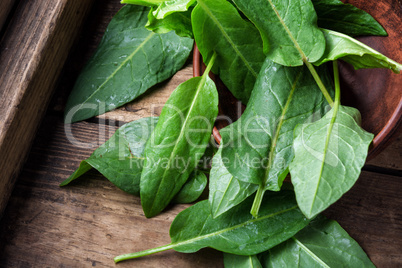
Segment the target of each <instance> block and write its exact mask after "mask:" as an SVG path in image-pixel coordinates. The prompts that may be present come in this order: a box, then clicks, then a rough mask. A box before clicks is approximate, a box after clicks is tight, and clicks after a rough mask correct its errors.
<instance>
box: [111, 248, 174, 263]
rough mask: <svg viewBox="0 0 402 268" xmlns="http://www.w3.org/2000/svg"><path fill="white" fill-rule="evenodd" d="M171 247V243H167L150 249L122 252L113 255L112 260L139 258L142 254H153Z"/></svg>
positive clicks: (116, 261)
mask: <svg viewBox="0 0 402 268" xmlns="http://www.w3.org/2000/svg"><path fill="white" fill-rule="evenodd" d="M172 248H173V245H172V244H168V245H165V246H161V247H157V248H152V249H147V250H144V251H140V252H134V253H129V254H123V255H120V256H117V257H115V258H114V259H113V260H114V262H115V263H118V262H121V261H126V260H131V259H136V258H139V257H143V256H147V255H151V254H154V253H158V252H162V251H166V250H169V249H172Z"/></svg>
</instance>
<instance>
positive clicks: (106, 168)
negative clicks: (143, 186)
mask: <svg viewBox="0 0 402 268" xmlns="http://www.w3.org/2000/svg"><path fill="white" fill-rule="evenodd" d="M157 122H158V117H148V118H141V119H139V120H136V121H133V122H130V123H127V124H125V125H123V126H122V127H120V128H119V129H118V130H116V132H115V134H113V136H112V137H111V138H110V139H109V140H108V141H106V142H105V143H104V144H103V145H101V146H100V147H99V148H98V149H96V150H95V151H94V152H93V153H92V155H91V156H90V157H89V158H88V159H86V160H84V161H82V162H81V163H80V166H79V168H78V169H77V170H76V171H75V172H74V173H73V174H72V175H71V176H70V177H69V178H68V179H66V180H65V181H63V182H62V183H61V184H60V186H66V185H68V184H69V183H70V182H72V181H74V180H76V179H78V178H79V177H81V176H82V175H84V174H85V173H86V172H88V171H89V170H91V169H92V168H94V169H96V170H98V171H99V172H100V173H101V174H102V175H103V176H105V177H106V178H107V179H108V180H109V181H110V182H112V183H113V184H114V185H116V186H117V187H118V188H120V189H121V190H123V191H125V192H127V193H129V194H132V195H136V196H139V195H140V179H141V172H142V169H143V165H144V159H145V158H144V157H143V152H144V148H145V144H146V142H147V141H148V139H149V137H150V136H151V133H152V131H153V129H154V128H155V125H156V123H157ZM206 185H207V177H206V176H205V174H204V173H202V172H201V171H199V170H194V171H193V172H192V173H191V174H190V177H189V179H188V181H187V182H186V183H185V184H184V186H183V187H182V188H181V189H180V191H179V193H178V194H177V195H176V196H175V197H174V199H173V202H175V203H180V204H185V203H192V202H194V201H195V200H197V199H198V198H199V197H200V195H201V194H202V192H203V191H204V189H205V187H206Z"/></svg>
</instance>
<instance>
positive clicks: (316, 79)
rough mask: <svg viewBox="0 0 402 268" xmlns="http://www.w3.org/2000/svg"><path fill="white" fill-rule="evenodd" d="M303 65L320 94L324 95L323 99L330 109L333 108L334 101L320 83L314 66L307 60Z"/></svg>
mask: <svg viewBox="0 0 402 268" xmlns="http://www.w3.org/2000/svg"><path fill="white" fill-rule="evenodd" d="M303 61H304V63H305V64H306V66H307V68H308V69H309V71H310V73H311V75H312V76H313V77H314V80H315V82H316V83H317V85H318V87H319V88H320V90H321V92H322V94H323V95H324V97H325V99H326V100H327V102H328V103H329V105H330V106H331V107H333V106H334V101H333V100H332V98H331V95H329V93H328V90H327V89H326V87H325V85H324V83H323V82H322V80H321V78H320V76H319V75H318V73H317V71H316V70H315V68H314V66H313V65H312V64H311V63H310V62H308V61H307V60H303Z"/></svg>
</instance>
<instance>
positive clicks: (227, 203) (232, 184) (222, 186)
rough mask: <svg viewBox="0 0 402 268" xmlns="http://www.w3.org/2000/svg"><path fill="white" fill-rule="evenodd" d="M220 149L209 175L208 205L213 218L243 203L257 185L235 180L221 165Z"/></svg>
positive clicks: (255, 189)
mask: <svg viewBox="0 0 402 268" xmlns="http://www.w3.org/2000/svg"><path fill="white" fill-rule="evenodd" d="M222 148H223V141H221V147H220V148H219V150H218V152H217V153H216V154H215V156H214V158H213V160H212V169H211V173H210V175H209V198H208V200H209V203H210V206H211V213H212V216H213V217H214V218H216V217H218V216H219V215H221V214H222V213H224V212H226V211H228V210H229V209H231V208H232V207H235V206H236V205H238V204H240V203H241V202H243V201H244V200H245V199H246V198H247V197H249V196H250V195H252V194H253V193H255V191H257V188H258V185H256V184H252V183H248V182H243V181H241V180H238V179H237V178H235V177H234V176H233V175H232V174H230V173H229V171H228V170H227V169H226V167H225V165H224V164H223V163H222Z"/></svg>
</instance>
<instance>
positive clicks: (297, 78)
mask: <svg viewBox="0 0 402 268" xmlns="http://www.w3.org/2000/svg"><path fill="white" fill-rule="evenodd" d="M318 72H319V74H320V76H321V77H322V78H323V81H324V83H325V85H326V86H327V87H328V88H329V89H332V86H331V85H332V82H331V81H330V77H329V74H328V73H327V70H326V69H325V68H320V69H319V70H318ZM327 107H328V106H327V103H326V101H325V99H324V97H323V95H322V94H321V92H320V90H319V88H318V86H317V84H316V82H315V81H314V79H313V77H312V76H311V75H310V73H309V70H308V69H307V68H306V67H305V66H303V67H293V68H290V67H286V66H282V65H279V64H276V63H273V62H272V61H270V60H269V59H267V60H266V62H265V63H264V65H263V67H262V69H261V72H260V75H259V77H258V80H257V82H256V85H255V88H254V90H253V92H252V95H251V98H250V101H249V104H248V105H247V108H246V110H245V111H244V113H243V115H242V116H241V117H240V119H239V120H237V121H236V122H235V123H233V124H231V125H229V126H228V127H226V128H224V129H222V130H221V135H222V140H223V141H224V144H225V145H224V148H223V149H222V158H223V159H225V162H224V164H225V166H226V168H227V169H228V171H229V172H230V173H231V174H232V175H233V176H235V177H236V178H237V179H239V180H242V181H244V182H248V183H254V184H258V185H261V186H262V187H263V188H264V189H269V190H274V191H279V190H280V187H281V185H282V182H283V180H284V178H285V176H286V174H287V172H288V171H287V167H288V165H289V163H290V161H291V160H292V159H293V151H292V143H293V129H294V127H295V126H296V125H297V124H300V123H301V122H306V121H310V120H314V119H315V118H317V117H318V118H321V116H322V115H324V114H325V112H326V109H327Z"/></svg>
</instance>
